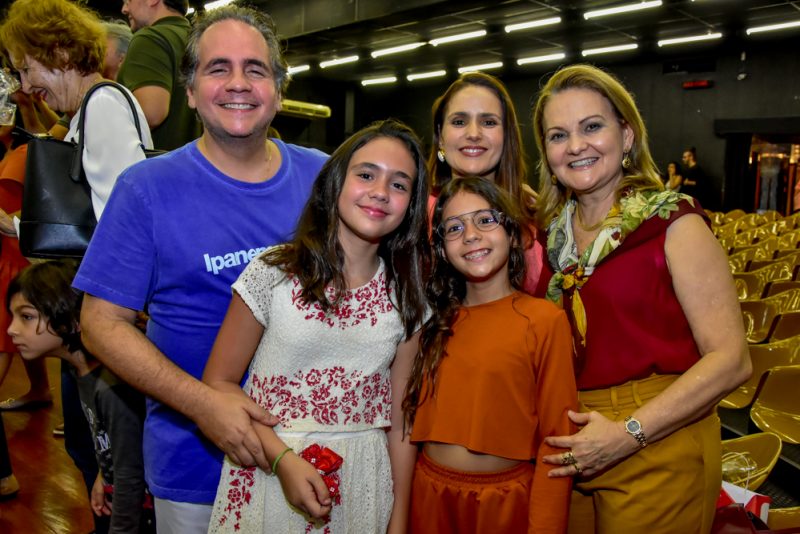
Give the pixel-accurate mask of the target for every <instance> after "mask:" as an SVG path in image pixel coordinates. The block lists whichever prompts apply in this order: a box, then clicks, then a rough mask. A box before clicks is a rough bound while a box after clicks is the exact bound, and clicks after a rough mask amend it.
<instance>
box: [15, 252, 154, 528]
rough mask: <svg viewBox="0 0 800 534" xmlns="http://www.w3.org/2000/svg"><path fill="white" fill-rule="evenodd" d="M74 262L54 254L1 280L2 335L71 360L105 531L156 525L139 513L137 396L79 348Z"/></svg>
mask: <svg viewBox="0 0 800 534" xmlns="http://www.w3.org/2000/svg"><path fill="white" fill-rule="evenodd" d="M76 268H77V266H76V265H75V264H74V263H73V262H69V261H63V260H59V261H49V262H44V263H36V264H33V265H30V266H28V267H26V268H25V269H23V270H22V271H21V272H20V273H19V274H18V275H17V276H16V277H15V278H14V279H13V280H12V281H11V283H10V284H9V286H8V292H7V295H6V306H7V308H8V309H9V311H10V312H11V315H12V320H11V325H10V326H9V327H8V335H9V336H11V338H12V340H13V341H14V344H15V345H16V346H17V348H18V350H19V352H20V354H21V355H22V357H23V358H25V359H26V360H33V359H36V358H41V357H44V356H52V357H57V358H61V359H62V360H64V361H66V362H68V363H69V364H71V366H72V372H73V373H74V374H75V376H76V380H77V383H78V393H79V395H80V400H81V405H82V407H83V410H84V414H85V415H86V418H87V420H88V422H89V425H90V426H91V428H92V434H93V436H94V442H95V452H96V454H97V463H98V465H99V466H100V474H99V475H98V477H97V480H96V482H95V485H94V488H93V489H92V495H91V505H92V510H93V511H94V513H95V514H96V515H98V516H100V515H110V516H111V517H110V526H109V532H112V533H122V532H125V533H138V532H155V524H154V522H153V515H152V513H145V512H143V510H144V506H145V501H146V487H145V481H144V467H143V461H142V424H143V421H144V398H143V396H142V395H141V394H140V393H139V392H138V391H136V390H134V389H133V388H131V387H130V386H128V385H127V384H125V383H123V382H121V381H120V380H119V379H118V378H117V377H116V376H115V375H113V374H112V373H111V372H110V371H109V370H108V369H106V368H105V367H103V366H102V364H101V363H100V362H99V361H98V360H96V359H95V358H94V357H92V355H91V354H89V353H87V352H86V351H85V350H84V348H83V345H82V344H81V340H80V325H79V323H78V321H79V317H80V309H81V301H82V299H83V294H82V293H81V292H79V291H76V290H74V289H73V288H72V287H71V284H72V279H73V278H74V277H75V271H76ZM112 498H113V502H112ZM150 508H151V506H150Z"/></svg>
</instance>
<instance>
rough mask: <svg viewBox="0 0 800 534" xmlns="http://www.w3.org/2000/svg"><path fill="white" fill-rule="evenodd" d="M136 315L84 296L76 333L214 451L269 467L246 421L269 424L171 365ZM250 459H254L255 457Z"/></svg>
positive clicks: (251, 407) (237, 398) (238, 400)
mask: <svg viewBox="0 0 800 534" xmlns="http://www.w3.org/2000/svg"><path fill="white" fill-rule="evenodd" d="M135 320H136V311H135V310H132V309H129V308H125V307H122V306H118V305H116V304H113V303H111V302H108V301H106V300H103V299H100V298H97V297H93V296H92V295H89V294H86V295H85V296H84V299H83V308H82V310H81V332H82V339H83V342H84V345H85V346H86V348H87V350H88V351H89V352H90V353H92V354H94V355H95V356H96V357H97V358H98V359H100V360H101V361H102V362H103V363H104V364H105V365H107V366H108V367H109V368H110V369H111V370H112V371H113V372H114V373H116V374H117V375H118V376H119V377H120V378H122V379H123V380H125V381H126V382H128V383H129V384H131V385H132V386H133V387H135V388H137V389H139V390H141V391H142V392H144V393H146V394H147V395H150V396H151V397H153V398H155V399H157V400H159V401H161V402H163V403H164V404H166V405H168V406H170V407H171V408H173V409H175V410H177V411H179V412H180V413H182V414H184V415H185V416H186V417H188V418H189V419H191V420H192V421H194V422H195V423H196V424H197V426H198V427H199V428H200V430H201V431H202V432H203V434H205V435H206V436H207V437H208V438H209V439H210V440H211V441H212V442H213V443H214V444H215V445H216V446H217V447H219V448H220V449H222V450H223V451H225V452H226V453H228V452H231V453H233V454H235V455H236V457H238V458H239V459H240V461H241V462H242V463H243V464H246V465H255V464H257V465H259V467H262V468H268V467H269V466H268V464H267V462H266V459H265V458H264V453H263V450H262V448H261V443H260V442H258V441H256V442H255V443H252V442H249V441H248V440H247V439H246V438H248V437H250V436H252V435H253V434H252V432H250V430H251V428H252V423H251V420H255V421H258V422H260V423H263V424H265V425H270V424H274V418H271V417H270V416H269V415H268V414H267V413H266V412H265V411H264V410H263V409H261V407H259V406H258V405H257V404H256V403H255V402H253V401H252V400H251V399H249V398H247V397H246V396H245V395H241V394H234V393H227V392H220V391H215V390H214V389H212V388H210V387H209V386H207V385H205V384H203V383H202V382H201V381H199V380H197V379H196V378H194V377H193V376H191V375H190V374H188V373H186V372H185V371H183V370H182V369H181V368H180V367H178V366H177V365H175V364H174V363H172V361H170V360H169V359H168V358H167V357H166V356H165V355H164V354H163V353H162V352H161V351H159V350H158V348H156V346H155V345H153V343H152V342H150V340H149V339H147V337H145V335H144V334H142V332H141V331H140V330H139V329H138V328H136V326H135V325H134V321H135ZM254 454H255V457H254Z"/></svg>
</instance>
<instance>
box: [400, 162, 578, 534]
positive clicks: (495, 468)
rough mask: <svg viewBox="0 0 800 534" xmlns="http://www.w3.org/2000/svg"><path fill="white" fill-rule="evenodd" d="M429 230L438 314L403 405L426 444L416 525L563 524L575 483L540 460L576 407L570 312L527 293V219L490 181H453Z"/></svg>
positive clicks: (483, 528)
mask: <svg viewBox="0 0 800 534" xmlns="http://www.w3.org/2000/svg"><path fill="white" fill-rule="evenodd" d="M433 228H434V232H433V247H434V259H433V266H432V269H433V272H432V276H431V279H430V281H429V283H428V286H427V293H428V298H429V301H430V305H431V308H432V309H433V310H436V311H435V312H434V315H433V317H431V318H430V319H429V320H428V321H427V322H426V324H425V326H424V327H423V330H422V336H421V349H420V353H419V355H418V356H417V359H416V360H415V362H414V368H413V370H412V374H411V378H409V383H408V389H407V394H406V397H405V400H404V402H403V408H404V410H405V415H406V423H407V424H409V425H413V429H412V432H411V441H412V442H416V443H419V444H422V453H421V454H420V455H419V456H418V458H417V464H416V467H415V471H414V481H413V486H412V499H411V517H410V520H409V521H410V531H411V532H413V533H415V534H419V533H423V534H424V533H434V532H435V533H449V532H452V533H459V534H465V533H470V532H496V533H506V532H508V533H511V532H514V533H517V532H554V533H555V532H559V533H560V532H564V531H565V529H566V524H567V510H568V505H569V495H570V490H571V483H570V482H569V480H568V479H564V478H549V477H548V476H547V472H548V470H549V468H548V467H547V466H545V465H543V464H542V465H538V464H536V463H535V461H534V460H535V459H536V458H539V457H541V456H543V455H545V454H553V453H556V452H561V451H557V450H556V449H553V448H551V447H549V446H548V445H546V444H545V443H544V438H545V437H546V436H554V435H560V434H561V433H562V432H564V430H566V429H567V428H568V427H569V422H568V421H567V420H566V419H565V414H566V413H567V411H568V410H569V409H572V407H574V406H576V404H577V396H576V390H575V381H574V378H573V369H572V354H571V352H572V341H571V334H570V329H569V324H568V322H567V318H566V315H565V313H564V312H563V311H562V310H560V309H558V308H557V307H556V306H555V305H552V304H550V303H548V302H546V301H544V300H541V299H537V298H534V297H531V296H529V295H527V294H525V293H523V292H521V291H520V288H521V286H522V282H523V279H524V276H525V260H524V251H523V247H522V245H521V243H523V242H524V234H523V232H524V229H525V226H524V225H523V224H522V223H521V216H520V214H519V212H518V209H517V208H516V204H515V203H514V202H513V201H512V200H511V199H510V198H509V195H508V194H507V193H505V192H504V191H503V190H502V189H500V187H498V186H497V185H495V184H494V183H492V182H490V181H488V180H485V179H482V178H476V177H469V178H463V179H458V180H452V181H451V182H450V183H448V184H447V185H446V186H445V187H444V188H443V189H442V191H441V194H440V195H439V197H438V199H437V201H436V205H435V208H434V212H433Z"/></svg>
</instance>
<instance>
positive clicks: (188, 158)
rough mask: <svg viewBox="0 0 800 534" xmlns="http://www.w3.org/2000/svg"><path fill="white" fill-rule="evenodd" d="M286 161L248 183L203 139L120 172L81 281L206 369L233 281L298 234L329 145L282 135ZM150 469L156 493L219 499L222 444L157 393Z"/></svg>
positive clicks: (150, 420) (175, 356)
mask: <svg viewBox="0 0 800 534" xmlns="http://www.w3.org/2000/svg"><path fill="white" fill-rule="evenodd" d="M275 144H276V145H277V146H278V148H279V149H280V152H281V159H282V163H281V167H280V169H279V170H278V172H277V174H276V175H275V176H274V177H273V178H271V179H270V180H268V181H266V182H261V183H247V182H241V181H238V180H235V179H233V178H231V177H229V176H226V175H225V174H223V173H221V172H220V171H219V170H217V169H216V168H215V167H214V166H213V165H211V163H210V162H209V161H208V160H207V159H206V158H205V157H204V156H203V155H202V154H201V153H200V151H199V150H198V149H197V143H196V141H195V142H192V143H189V144H188V145H185V146H183V147H181V148H179V149H177V150H175V151H173V152H170V153H168V154H166V155H164V156H160V157H158V158H153V159H149V160H146V161H142V162H140V163H138V164H136V165H133V166H131V167H130V168H128V169H127V170H126V171H125V172H123V173H122V174H121V175H120V178H119V180H117V183H116V185H115V186H114V190H113V192H112V194H111V198H110V199H109V202H108V205H107V206H106V209H105V211H104V212H103V217H102V219H101V220H100V223H99V224H98V226H97V229H96V231H95V234H94V237H93V238H92V241H91V243H90V245H89V249H88V250H87V252H86V257H85V258H84V260H83V263H82V264H81V267H80V270H79V272H78V275H77V276H76V277H75V281H74V286H75V287H76V288H78V289H81V290H83V291H85V292H86V293H89V294H91V295H94V296H96V297H99V298H101V299H104V300H107V301H109V302H112V303H114V304H117V305H119V306H124V307H126V308H131V309H135V310H142V309H144V308H145V306H147V309H148V312H149V313H150V322H149V323H148V326H147V337H148V338H149V339H150V340H151V341H152V342H153V344H154V345H155V346H156V347H158V349H159V350H161V352H163V353H164V354H165V355H166V356H167V357H168V358H169V359H170V360H172V361H173V362H175V363H176V364H177V365H178V366H180V367H181V368H182V369H183V370H185V371H186V372H188V373H189V374H191V375H192V376H195V377H197V378H200V377H201V375H202V373H203V369H204V367H205V364H206V361H207V360H208V355H209V353H210V351H211V347H212V345H213V344H214V339H215V338H216V335H217V330H218V329H219V327H220V325H221V324H222V320H223V318H224V317H225V312H226V310H227V308H228V304H229V302H230V298H231V289H230V286H231V284H233V282H234V281H236V279H237V278H238V276H239V274H240V273H241V272H242V271H243V270H244V268H245V266H246V265H247V263H248V262H249V261H250V260H251V259H253V257H255V256H256V255H258V254H259V253H260V252H262V251H263V250H264V249H265V248H266V247H269V246H271V245H275V244H277V243H283V242H285V241H287V240H288V239H290V238H291V236H292V234H293V233H294V230H295V226H296V225H297V220H298V218H299V217H300V213H301V211H302V209H303V207H304V206H305V204H306V201H307V199H308V197H309V194H310V191H311V185H312V184H313V182H314V180H315V178H316V177H317V174H318V173H319V170H320V168H321V167H322V165H323V163H324V162H325V160H326V159H327V156H326V155H325V154H324V153H323V152H320V151H318V150H312V149H307V148H302V147H298V146H294V145H288V144H285V143H282V142H281V141H278V140H275ZM144 461H145V475H146V479H147V483H148V485H149V486H150V491H151V492H152V493H153V495H155V496H156V497H159V498H162V499H168V500H173V501H181V502H191V503H211V502H213V501H214V497H215V494H216V490H217V483H218V481H219V474H220V469H221V465H222V452H221V451H219V450H218V449H217V448H216V447H215V446H214V445H213V444H212V443H211V442H209V441H207V440H206V439H204V438H203V436H202V434H201V433H200V431H199V430H198V429H197V427H196V425H195V424H194V423H192V422H191V421H190V420H188V419H187V418H185V417H184V416H183V415H181V414H179V413H178V412H176V411H174V410H172V409H171V408H169V407H167V406H165V405H163V404H161V403H159V402H157V401H154V400H152V399H150V400H148V406H147V419H146V421H145V429H144Z"/></svg>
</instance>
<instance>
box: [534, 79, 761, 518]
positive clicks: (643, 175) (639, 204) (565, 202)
mask: <svg viewBox="0 0 800 534" xmlns="http://www.w3.org/2000/svg"><path fill="white" fill-rule="evenodd" d="M533 123H534V133H535V137H536V142H537V146H538V148H539V150H540V153H541V155H542V158H541V162H540V164H539V176H540V184H542V185H541V191H540V196H539V200H538V203H537V207H538V209H539V217H540V223H541V224H542V227H547V228H548V241H547V257H548V261H549V263H550V265H551V266H552V267H553V270H554V272H555V274H554V275H553V277H552V279H551V281H550V285H549V287H548V298H550V299H552V300H559V299H562V297H563V299H562V301H563V305H564V308H565V310H566V311H567V315H568V317H569V318H570V321H571V323H572V327H573V334H574V345H575V349H576V365H575V368H576V378H577V384H578V389H579V390H580V391H579V399H580V412H581V413H572V412H570V414H569V417H570V418H571V419H572V421H573V422H574V423H576V424H577V425H579V426H580V427H582V428H581V429H580V430H579V431H578V433H577V434H574V435H572V436H561V437H556V438H548V439H547V442H548V443H549V444H551V445H553V446H556V447H565V448H568V449H570V451H569V452H566V453H563V454H555V455H550V456H545V457H544V458H543V461H545V462H547V463H550V464H556V465H561V467H560V468H559V469H555V470H553V471H551V472H550V476H575V475H578V479H577V481H576V485H575V488H576V492H575V493H574V494H573V506H572V510H571V512H570V531H571V532H581V533H586V532H600V533H612V532H613V533H618V532H643V531H645V530H647V531H648V532H651V533H655V532H658V533H672V532H675V533H678V532H680V533H687V532H708V531H709V530H710V527H711V522H712V519H713V514H714V509H715V503H716V498H717V496H718V495H719V489H720V481H721V473H720V452H721V451H720V429H719V419H718V418H717V415H716V410H715V407H716V405H717V403H718V402H719V401H720V399H722V398H723V397H724V396H725V395H727V394H728V392H730V391H731V390H732V389H734V388H735V387H737V386H738V385H739V384H740V383H742V382H743V381H744V380H745V379H746V378H747V377H748V376H749V375H750V372H751V365H750V359H749V356H748V351H747V344H746V342H745V338H744V331H743V327H742V319H741V314H740V309H739V304H738V300H737V297H736V292H735V290H734V285H733V280H732V277H731V274H730V271H729V269H728V264H727V261H726V258H725V255H724V253H723V251H722V249H721V248H720V247H719V245H718V244H717V242H716V240H715V238H714V235H713V234H712V233H711V231H710V229H709V227H708V222H707V220H706V219H705V216H704V214H703V211H702V209H701V207H700V206H699V204H698V203H697V201H695V200H693V199H691V198H690V197H687V196H686V195H681V194H680V193H677V192H674V191H664V188H663V185H662V184H661V181H660V180H659V177H658V173H657V170H656V167H655V164H654V163H653V159H652V157H651V155H650V151H649V148H648V142H647V133H646V131H645V128H644V123H643V121H642V118H641V116H640V115H639V112H638V110H637V109H636V105H635V103H634V101H633V98H632V97H631V95H630V94H629V93H628V92H627V91H626V90H625V88H624V87H623V86H622V85H621V84H620V82H619V81H618V80H617V79H616V78H614V77H613V76H611V75H609V74H607V73H606V72H604V71H602V70H600V69H597V68H595V67H592V66H588V65H574V66H570V67H566V68H563V69H561V70H559V71H558V72H556V74H554V75H553V76H552V77H551V78H550V80H549V81H548V82H547V84H546V85H545V86H544V88H543V89H542V91H541V92H540V95H539V98H538V101H537V103H536V106H535V109H534V114H533Z"/></svg>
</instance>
